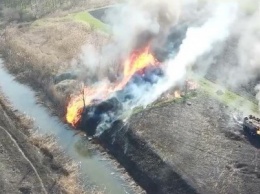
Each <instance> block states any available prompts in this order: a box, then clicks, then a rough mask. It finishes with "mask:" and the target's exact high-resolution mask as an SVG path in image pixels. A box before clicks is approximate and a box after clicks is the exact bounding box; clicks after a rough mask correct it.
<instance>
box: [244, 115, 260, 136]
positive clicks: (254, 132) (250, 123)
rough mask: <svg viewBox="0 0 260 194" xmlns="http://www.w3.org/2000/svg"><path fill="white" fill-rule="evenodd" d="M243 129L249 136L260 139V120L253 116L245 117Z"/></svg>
mask: <svg viewBox="0 0 260 194" xmlns="http://www.w3.org/2000/svg"><path fill="white" fill-rule="evenodd" d="M243 128H244V131H245V132H246V133H247V134H249V135H251V136H257V137H260V118H257V117H255V116H252V115H249V117H245V118H244V122H243Z"/></svg>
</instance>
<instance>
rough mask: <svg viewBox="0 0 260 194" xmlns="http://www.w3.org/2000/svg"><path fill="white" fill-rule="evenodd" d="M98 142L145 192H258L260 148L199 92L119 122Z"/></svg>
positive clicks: (222, 108)
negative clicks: (124, 121)
mask: <svg viewBox="0 0 260 194" xmlns="http://www.w3.org/2000/svg"><path fill="white" fill-rule="evenodd" d="M100 140H101V142H102V144H103V146H105V147H106V148H108V150H109V152H110V153H111V154H112V155H114V156H115V157H116V158H117V159H118V161H119V162H120V163H121V164H122V165H123V166H124V167H125V169H126V170H127V171H128V172H129V174H130V175H131V176H132V177H133V178H134V179H135V180H136V182H138V183H139V184H140V185H141V186H142V187H143V188H144V189H145V190H146V191H147V193H216V194H220V193H223V194H224V193H258V191H259V189H260V184H259V183H260V179H259V177H260V176H259V175H260V171H259V169H258V166H259V164H260V158H259V156H258V155H259V150H258V148H257V147H254V146H253V145H252V144H251V143H250V141H249V140H248V139H247V138H246V137H245V136H244V134H243V129H242V127H241V126H239V125H237V124H236V123H235V122H234V121H233V113H232V111H231V110H230V109H229V108H228V107H227V106H224V105H223V104H220V103H219V102H218V101H216V100H214V99H212V98H211V97H210V96H207V95H206V94H204V93H203V92H198V94H197V96H196V97H193V98H190V99H188V101H187V102H184V101H179V102H174V103H168V104H167V105H162V106H158V107H154V108H149V109H146V110H144V111H142V112H140V113H137V114H135V115H133V116H132V118H131V119H130V120H129V122H128V123H127V124H124V123H123V122H121V121H117V122H115V123H114V124H113V126H112V127H111V128H110V129H109V130H107V131H105V132H104V133H103V134H102V135H101V137H100Z"/></svg>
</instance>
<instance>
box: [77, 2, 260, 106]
mask: <svg viewBox="0 0 260 194" xmlns="http://www.w3.org/2000/svg"><path fill="white" fill-rule="evenodd" d="M258 3H259V1H258V0H249V1H243V0H225V1H224V0H212V1H209V0H208V1H207V0H182V1H179V0H172V1H168V0H141V1H140V0H131V1H130V0H129V1H127V2H126V3H124V4H123V5H121V6H119V7H117V8H114V9H113V10H112V11H110V12H108V14H107V17H106V19H107V21H108V22H109V23H110V25H111V32H112V41H111V42H110V44H109V45H106V46H105V47H104V48H102V49H101V50H93V48H91V47H86V48H88V49H85V54H83V55H82V60H83V62H84V63H86V66H89V67H90V69H91V67H96V68H93V70H92V71H89V72H88V74H95V73H96V72H100V71H104V69H112V72H114V74H117V73H118V70H119V69H120V68H118V67H117V66H116V65H115V64H121V63H120V62H122V60H124V59H125V58H127V57H128V56H129V55H130V53H131V52H132V51H133V50H134V49H136V47H138V44H140V42H141V43H145V44H147V42H149V41H151V40H152V41H154V39H156V41H155V43H156V44H157V43H158V44H159V45H161V44H160V43H163V42H164V41H165V40H166V39H165V38H166V37H167V35H168V32H169V30H170V29H171V28H172V27H173V26H175V25H176V24H181V23H182V22H184V21H185V22H187V21H189V24H192V26H193V27H190V28H188V30H187V32H186V38H185V39H184V40H183V41H182V44H181V46H180V48H179V51H173V52H177V53H175V54H176V55H175V57H174V58H170V59H169V60H167V61H166V62H164V64H163V70H164V72H165V76H164V77H163V78H161V79H160V80H159V81H158V82H157V83H156V84H154V85H151V84H147V85H146V84H144V85H132V86H130V89H129V90H131V93H132V95H133V96H134V98H135V100H134V101H135V102H136V103H134V105H133V104H131V108H134V107H136V106H140V105H141V106H146V105H148V104H150V103H152V102H154V101H155V100H156V99H158V98H159V97H160V96H161V94H163V93H164V92H165V91H167V90H169V89H170V88H172V87H174V86H175V85H176V84H177V83H178V82H179V81H181V80H183V79H184V78H185V76H186V74H187V71H188V69H189V67H191V66H192V65H194V64H195V63H197V60H198V59H199V58H201V57H202V56H204V55H205V54H207V55H209V56H210V57H211V58H210V57H209V58H210V59H212V60H207V61H206V60H205V61H203V63H202V64H203V66H205V69H207V66H209V65H210V63H211V62H212V61H213V58H214V57H213V56H216V55H218V54H219V53H223V48H222V46H223V45H224V44H226V42H227V39H228V38H230V37H232V36H235V37H237V38H238V46H237V48H236V49H237V50H234V49H233V50H232V52H233V53H235V56H236V58H238V66H236V67H234V66H231V67H228V72H227V73H226V74H225V75H219V76H220V77H221V78H222V79H223V80H227V82H228V83H231V82H234V84H235V85H236V84H237V83H238V82H239V81H241V80H242V82H243V81H245V80H248V77H256V76H257V75H260V74H259V73H258V72H260V63H259V62H260V61H259V59H260V58H259V57H258V56H260V44H259V39H260V34H259V31H260V30H259V29H260V23H259V21H260V13H259V10H260V9H259V10H258V11H256V10H255V6H256V5H257V4H258ZM142 35H145V36H142ZM140 37H141V38H140ZM162 45H163V44H162ZM216 48H217V49H216ZM216 50H217V51H216ZM108 63H109V64H108ZM196 65H198V66H200V65H201V64H196ZM119 72H120V71H119ZM245 72H247V73H246V74H245ZM235 75H236V76H237V75H238V77H237V78H236V76H235ZM244 75H246V76H244ZM89 77H91V76H89ZM229 77H232V79H228V78H229ZM102 79H103V77H102ZM119 79H120V78H119ZM104 80H106V84H107V79H104ZM101 81H102V80H101ZM257 88H260V86H259V87H257ZM258 97H260V94H259V95H258ZM128 108H129V106H128Z"/></svg>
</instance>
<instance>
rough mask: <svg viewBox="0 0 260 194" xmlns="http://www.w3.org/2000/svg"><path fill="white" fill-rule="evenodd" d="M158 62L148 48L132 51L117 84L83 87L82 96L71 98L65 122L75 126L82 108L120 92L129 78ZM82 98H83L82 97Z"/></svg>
mask: <svg viewBox="0 0 260 194" xmlns="http://www.w3.org/2000/svg"><path fill="white" fill-rule="evenodd" d="M157 64H158V62H157V60H156V59H155V57H154V56H153V54H152V53H151V52H150V49H149V46H147V47H146V48H144V49H141V50H138V51H134V52H133V53H132V54H131V55H130V57H129V58H128V59H127V60H126V61H125V62H124V63H123V69H124V70H123V79H122V80H121V81H120V82H117V83H109V84H108V83H102V85H101V86H95V87H84V88H83V91H82V94H79V95H76V96H74V97H72V98H71V100H70V102H69V104H68V106H67V114H66V120H67V122H68V123H70V124H71V125H72V126H77V123H78V122H79V120H80V118H81V113H82V111H83V108H84V106H87V105H89V104H91V103H92V102H93V100H95V99H100V100H104V99H106V98H108V97H109V96H110V94H112V93H113V92H115V91H118V90H121V89H122V88H124V86H125V85H126V84H127V83H128V82H129V80H130V79H131V77H132V76H133V75H134V74H135V73H137V72H139V71H141V70H143V69H144V68H145V67H148V66H154V65H157ZM83 96H84V97H83Z"/></svg>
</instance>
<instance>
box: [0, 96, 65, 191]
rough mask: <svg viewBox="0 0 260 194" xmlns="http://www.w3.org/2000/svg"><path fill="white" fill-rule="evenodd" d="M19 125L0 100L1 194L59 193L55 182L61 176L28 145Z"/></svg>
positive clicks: (14, 115)
mask: <svg viewBox="0 0 260 194" xmlns="http://www.w3.org/2000/svg"><path fill="white" fill-rule="evenodd" d="M21 122H23V121H21V120H20V118H19V117H17V116H16V114H14V112H13V111H12V110H11V109H10V108H9V107H8V106H6V102H4V100H3V98H2V97H1V98H0V169H1V173H0V188H1V190H0V193H13V194H15V193H24V194H25V193H26V194H28V193H35V194H36V193H37V194H39V193H45V194H46V193H62V189H61V188H60V186H59V185H58V184H57V180H58V178H59V177H60V176H64V174H63V173H64V172H60V169H61V168H59V165H55V163H54V161H52V160H51V159H50V156H49V155H45V154H43V152H41V151H40V150H39V149H38V148H36V147H35V146H33V145H32V144H31V143H30V141H29V138H28V136H27V135H28V131H26V129H25V128H24V126H22V124H21ZM54 166H55V168H52V167H54Z"/></svg>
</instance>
